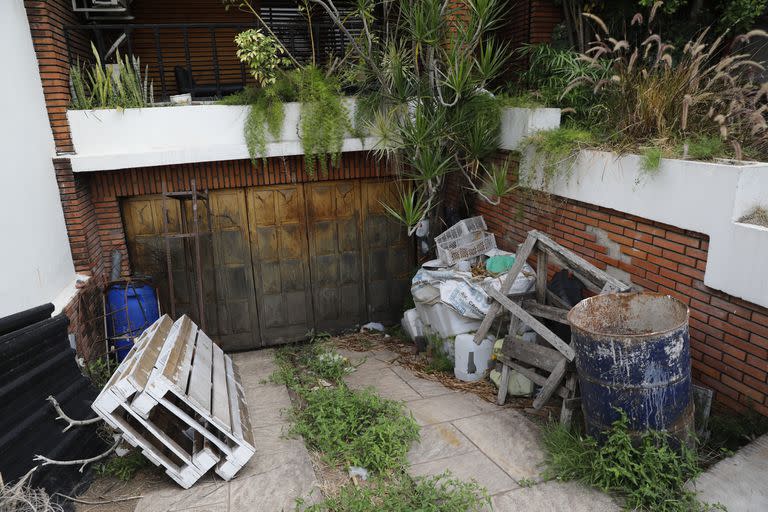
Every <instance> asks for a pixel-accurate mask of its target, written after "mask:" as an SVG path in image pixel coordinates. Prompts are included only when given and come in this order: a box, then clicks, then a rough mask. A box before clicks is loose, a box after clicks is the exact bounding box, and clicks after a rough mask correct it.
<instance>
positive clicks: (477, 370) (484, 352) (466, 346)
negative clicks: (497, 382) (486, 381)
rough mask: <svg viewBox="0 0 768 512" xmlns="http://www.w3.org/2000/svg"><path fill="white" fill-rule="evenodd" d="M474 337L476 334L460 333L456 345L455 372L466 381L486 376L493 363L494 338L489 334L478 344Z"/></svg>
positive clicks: (457, 376) (460, 378)
mask: <svg viewBox="0 0 768 512" xmlns="http://www.w3.org/2000/svg"><path fill="white" fill-rule="evenodd" d="M474 337H475V336H474V334H459V335H458V336H456V341H455V345H454V347H455V352H456V363H455V365H454V367H453V374H454V375H455V376H456V378H457V379H459V380H463V381H465V382H475V381H478V380H480V379H482V378H483V377H485V373H486V371H487V370H488V368H489V367H490V364H491V354H493V342H494V338H493V337H492V336H489V337H487V338H485V339H484V340H483V341H481V342H480V344H479V345H478V344H476V343H475V342H474V341H473V339H474Z"/></svg>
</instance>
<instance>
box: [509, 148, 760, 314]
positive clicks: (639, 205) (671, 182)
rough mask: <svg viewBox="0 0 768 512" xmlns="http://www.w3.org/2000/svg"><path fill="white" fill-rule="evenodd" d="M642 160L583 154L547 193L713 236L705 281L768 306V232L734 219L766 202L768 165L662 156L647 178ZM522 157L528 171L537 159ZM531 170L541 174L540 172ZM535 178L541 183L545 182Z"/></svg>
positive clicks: (597, 153)
mask: <svg viewBox="0 0 768 512" xmlns="http://www.w3.org/2000/svg"><path fill="white" fill-rule="evenodd" d="M529 151H531V152H532V151H533V148H530V149H529ZM640 160H641V159H640V157H639V156H637V155H623V156H617V155H616V154H615V153H608V152H604V151H589V150H585V151H581V152H580V154H579V156H578V158H577V159H576V162H575V163H574V164H573V165H572V167H571V168H570V171H564V172H563V173H561V176H560V178H558V179H556V180H554V181H553V182H551V183H549V184H548V186H547V187H546V190H547V191H549V192H552V193H554V194H557V195H559V196H562V197H567V198H570V199H575V200H578V201H583V202H585V203H590V204H594V205H598V206H603V207H606V208H612V209H614V210H618V211H622V212H626V213H630V214H632V215H637V216H638V217H643V218H645V219H650V220H654V221H657V222H663V223H665V224H671V225H672V226H677V227H679V228H682V229H687V230H691V231H697V232H699V233H705V234H707V235H709V238H710V243H709V254H708V257H707V268H706V271H705V274H704V283H705V284H706V285H707V286H710V287H712V288H715V289H717V290H722V291H724V292H726V293H729V294H731V295H733V296H735V297H740V298H742V299H744V300H748V301H750V302H753V303H755V304H758V305H761V306H766V307H768V229H766V228H762V227H759V226H754V225H747V224H740V223H738V222H736V220H738V218H740V217H741V216H742V215H744V213H746V211H748V210H749V209H750V208H752V207H754V206H755V205H758V204H762V205H763V206H768V163H745V164H742V165H733V164H728V163H717V162H711V163H710V162H693V161H689V160H674V159H663V160H662V162H661V166H660V168H659V170H658V172H656V173H654V174H653V175H648V174H647V173H644V172H643V171H642V170H641V165H640ZM524 161H525V162H528V165H523V172H524V173H529V172H531V168H530V163H531V162H536V161H537V159H536V158H535V157H533V158H532V154H531V153H527V154H526V157H525V158H524ZM534 171H535V172H539V174H538V176H539V178H541V174H540V173H541V170H540V169H538V170H536V169H534ZM535 183H536V184H537V187H538V188H542V189H543V188H544V187H543V185H542V182H541V180H540V179H539V180H536V181H535Z"/></svg>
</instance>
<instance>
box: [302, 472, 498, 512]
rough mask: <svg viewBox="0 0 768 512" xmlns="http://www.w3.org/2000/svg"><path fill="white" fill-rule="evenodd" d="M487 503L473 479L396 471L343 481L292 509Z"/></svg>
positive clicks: (461, 510) (455, 507) (329, 511)
mask: <svg viewBox="0 0 768 512" xmlns="http://www.w3.org/2000/svg"><path fill="white" fill-rule="evenodd" d="M489 504H490V498H489V497H488V494H487V492H486V491H485V489H483V488H482V487H481V486H479V485H478V484H477V483H475V482H462V481H461V480H458V479H455V478H451V477H450V475H448V474H442V475H438V476H434V477H424V478H415V479H412V478H410V477H408V476H407V475H405V474H403V475H399V476H398V477H396V478H393V479H391V480H377V481H374V482H372V483H371V484H370V485H361V486H360V487H357V486H354V485H346V486H344V487H342V489H341V490H340V492H339V494H338V495H337V496H334V497H331V498H328V499H326V500H324V501H323V502H321V503H318V504H316V505H311V506H308V507H305V506H304V503H303V502H302V501H301V500H300V501H299V503H298V504H297V507H296V510H300V511H303V512H369V511H373V510H386V511H388V512H413V511H419V512H476V511H480V510H484V508H485V507H486V506H487V505H489Z"/></svg>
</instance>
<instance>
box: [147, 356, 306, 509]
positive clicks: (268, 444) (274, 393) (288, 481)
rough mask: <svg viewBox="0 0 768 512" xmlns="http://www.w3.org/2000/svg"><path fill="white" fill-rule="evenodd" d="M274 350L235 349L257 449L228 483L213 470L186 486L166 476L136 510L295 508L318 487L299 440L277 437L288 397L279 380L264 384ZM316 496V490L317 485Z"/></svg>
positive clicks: (270, 372) (235, 357)
mask: <svg viewBox="0 0 768 512" xmlns="http://www.w3.org/2000/svg"><path fill="white" fill-rule="evenodd" d="M273 355H274V354H273V351H272V350H261V351H257V352H247V353H242V354H235V355H234V356H233V358H234V361H235V363H237V365H238V367H239V368H240V374H241V376H242V379H243V387H244V388H245V395H246V400H247V401H248V406H249V407H248V408H249V412H250V419H251V425H252V426H253V434H254V439H256V454H255V455H254V456H253V458H252V459H251V460H250V461H249V463H248V464H247V465H246V466H245V467H244V468H243V469H242V470H241V471H240V473H238V474H237V477H236V478H234V479H233V480H232V481H230V482H225V481H223V480H221V479H220V478H218V477H216V476H215V475H214V474H213V473H212V472H211V473H209V474H208V475H206V476H205V477H204V478H203V479H202V480H201V481H200V482H198V483H197V484H195V485H194V486H192V488H190V489H187V490H184V489H182V488H180V487H179V486H178V485H176V484H174V483H173V482H172V481H170V479H169V480H168V481H167V482H166V483H165V484H164V485H163V486H162V487H161V488H159V489H153V490H151V491H148V492H144V493H143V496H144V497H143V498H142V499H141V500H140V501H139V503H138V504H137V505H136V509H135V510H136V512H251V511H253V512H262V511H263V512H273V511H275V512H277V511H280V510H293V509H294V500H295V498H296V497H299V496H308V495H309V494H310V492H311V491H313V489H315V487H316V486H317V478H316V477H315V472H314V470H313V469H312V463H311V462H310V458H309V453H308V452H307V449H306V447H305V446H304V442H303V441H302V440H301V439H284V438H283V437H281V434H282V431H283V428H284V427H285V426H286V425H287V419H286V418H285V417H284V415H283V412H284V410H285V409H287V408H288V407H290V405H291V399H290V397H289V396H288V390H287V389H286V387H285V386H283V385H278V384H270V383H265V382H264V381H265V380H266V379H268V378H269V376H270V375H272V371H273V370H274V368H275V364H274V361H273ZM312 494H313V495H315V496H317V495H318V494H319V491H317V490H315V491H314V492H313V493H312Z"/></svg>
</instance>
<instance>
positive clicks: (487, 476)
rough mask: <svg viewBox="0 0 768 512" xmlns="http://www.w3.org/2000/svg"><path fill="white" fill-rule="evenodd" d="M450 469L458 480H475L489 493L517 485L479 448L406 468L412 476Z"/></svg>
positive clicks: (431, 474) (432, 474)
mask: <svg viewBox="0 0 768 512" xmlns="http://www.w3.org/2000/svg"><path fill="white" fill-rule="evenodd" d="M445 471H450V472H451V474H452V476H453V477H455V478H459V479H460V480H464V481H467V482H468V481H470V480H475V481H476V482H477V483H478V484H480V485H482V486H483V487H485V488H486V489H487V490H488V493H489V494H496V493H499V492H503V491H509V490H511V489H515V488H517V487H518V485H517V483H515V481H514V480H512V478H510V477H509V475H507V474H506V473H505V472H504V471H502V470H501V469H500V468H499V467H498V466H497V465H496V464H494V463H493V461H491V459H489V458H488V457H486V456H485V455H484V454H483V453H481V452H480V451H479V450H474V451H472V452H469V453H464V454H461V455H455V456H453V457H447V458H445V459H439V460H433V461H430V462H424V463H422V464H414V465H413V466H411V467H410V468H409V469H408V472H409V473H410V474H411V475H413V476H425V475H428V476H434V475H439V474H441V473H444V472H445Z"/></svg>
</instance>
